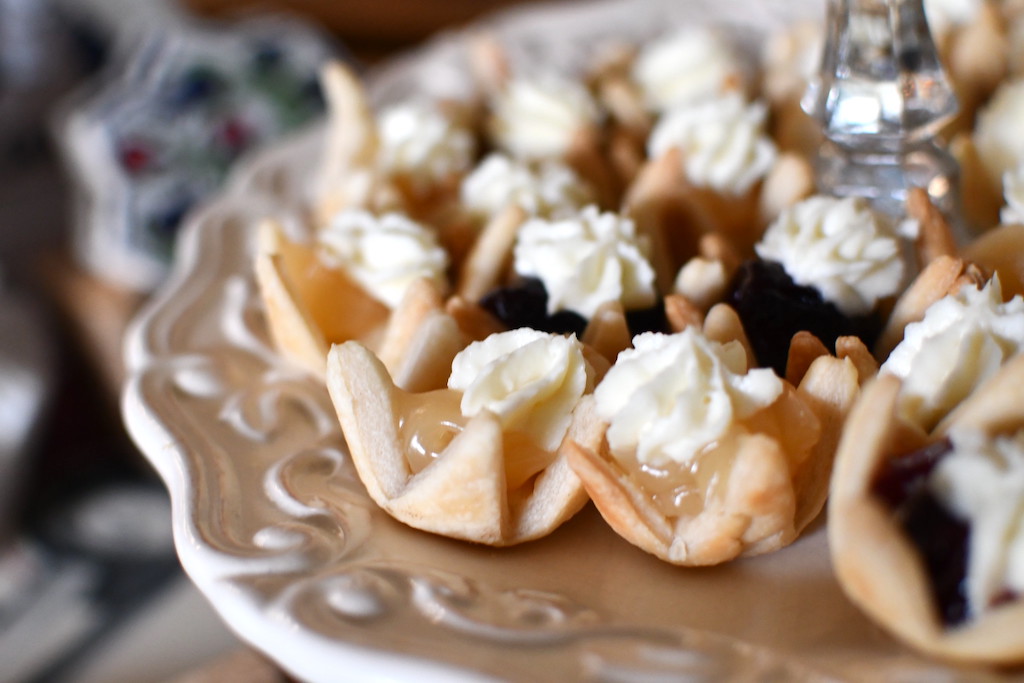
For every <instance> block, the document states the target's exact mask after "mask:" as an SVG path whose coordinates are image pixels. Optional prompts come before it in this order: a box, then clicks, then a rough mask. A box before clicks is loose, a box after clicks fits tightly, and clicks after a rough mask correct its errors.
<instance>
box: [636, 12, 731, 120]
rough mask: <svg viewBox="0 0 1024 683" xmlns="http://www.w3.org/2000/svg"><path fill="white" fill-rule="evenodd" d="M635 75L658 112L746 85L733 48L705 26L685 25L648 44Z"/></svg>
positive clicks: (640, 55)
mask: <svg viewBox="0 0 1024 683" xmlns="http://www.w3.org/2000/svg"><path fill="white" fill-rule="evenodd" d="M632 78H633V81H634V82H635V83H636V84H637V85H638V86H639V87H640V92H641V94H642V95H643V98H644V101H645V102H646V104H647V106H648V107H649V108H650V109H651V110H653V111H658V112H660V111H665V110H666V109H669V108H671V107H673V106H677V105H680V104H689V103H693V102H697V101H700V100H703V99H706V98H709V97H716V96H718V95H721V94H722V93H724V92H728V91H730V90H738V89H740V88H742V86H743V71H742V69H741V67H740V63H739V60H738V59H737V58H736V55H735V54H734V53H733V50H732V48H731V47H730V45H729V44H728V43H727V42H726V41H725V40H724V39H723V38H722V36H721V35H720V34H718V33H716V32H714V31H711V30H709V29H705V28H684V29H682V30H679V31H676V32H674V33H671V34H668V35H666V36H663V37H662V38H660V39H659V40H656V41H655V42H652V43H650V44H649V45H647V46H646V47H645V48H644V49H643V50H642V51H641V52H640V54H639V55H637V58H636V61H635V62H634V64H633V70H632Z"/></svg>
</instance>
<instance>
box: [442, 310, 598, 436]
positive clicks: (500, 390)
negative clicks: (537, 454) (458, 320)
mask: <svg viewBox="0 0 1024 683" xmlns="http://www.w3.org/2000/svg"><path fill="white" fill-rule="evenodd" d="M591 381H592V378H591V370H590V366H589V365H588V364H587V362H586V360H585V359H584V358H583V347H582V346H581V345H580V343H579V341H577V340H576V337H575V336H569V337H566V336H562V335H558V334H548V333H546V332H538V331H536V330H531V329H529V328H525V327H523V328H519V329H516V330H511V331H509V332H500V333H497V334H492V335H490V336H489V337H487V338H486V339H484V340H483V341H477V342H473V343H472V344H470V345H469V346H467V347H466V348H465V349H463V350H462V351H461V352H460V353H459V354H458V355H457V356H455V360H454V361H452V373H451V377H449V378H448V387H449V388H450V389H457V390H459V391H462V392H463V394H462V403H461V410H462V414H463V415H465V416H466V417H472V416H474V415H477V414H479V413H480V412H481V411H484V410H489V411H491V412H492V413H494V414H495V415H497V416H498V419H499V420H500V421H501V424H502V427H503V428H504V429H509V430H517V431H520V432H524V433H526V434H529V435H530V436H531V437H532V438H533V440H534V442H535V443H536V444H537V445H538V446H539V447H540V448H543V449H545V450H548V451H554V450H556V449H557V448H558V446H559V444H561V442H562V437H564V436H565V434H566V432H567V431H568V429H569V423H570V422H571V420H572V411H573V409H574V408H575V407H576V404H577V403H578V402H579V400H580V397H582V396H583V393H584V392H585V391H586V389H587V386H588V384H589V383H590V382H591Z"/></svg>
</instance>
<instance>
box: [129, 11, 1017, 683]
mask: <svg viewBox="0 0 1024 683" xmlns="http://www.w3.org/2000/svg"><path fill="white" fill-rule="evenodd" d="M819 10H820V8H819V7H817V5H816V4H815V3H791V2H783V1H778V2H743V3H739V2H737V3H721V2H711V1H707V0H690V1H688V2H679V1H678V0H674V1H667V0H644V2H638V1H637V0H614V1H611V2H591V3H576V4H568V5H551V6H542V7H539V8H536V7H535V8H531V9H529V10H526V11H522V10H520V11H515V12H512V13H506V14H501V15H498V16H497V17H495V18H493V19H491V20H490V21H489V22H488V23H487V24H486V27H487V28H489V29H490V30H493V31H494V32H495V33H496V35H497V36H498V38H499V40H500V41H501V42H502V43H503V44H504V45H506V46H507V48H508V50H509V53H510V55H511V57H512V59H513V60H518V61H519V62H526V63H530V62H532V63H554V64H557V65H559V66H563V67H565V68H566V69H569V70H571V69H573V68H574V66H579V65H582V64H584V63H585V60H586V59H587V55H588V53H587V50H588V48H589V47H591V46H592V45H593V44H595V43H596V42H598V41H600V40H602V39H605V38H610V37H613V36H620V37H624V38H626V39H630V40H640V39H642V38H643V37H645V36H649V35H653V34H655V33H656V32H658V31H661V30H664V29H665V27H666V26H670V25H678V24H680V23H682V22H686V21H699V22H702V23H706V22H708V21H715V22H725V23H726V24H727V25H729V26H730V27H731V28H732V30H736V31H738V32H740V33H741V34H742V35H744V36H746V35H749V36H750V40H744V41H742V42H743V43H744V44H746V45H749V46H750V48H751V49H756V48H757V45H758V41H757V38H758V36H760V35H763V33H764V31H766V30H771V29H772V28H775V27H780V26H782V25H783V23H784V22H788V21H792V20H793V19H795V18H798V17H800V16H814V13H815V12H817V11H819ZM461 35H462V34H457V35H454V36H442V37H440V38H439V39H437V40H436V41H434V42H433V43H431V44H429V45H427V46H426V47H425V48H423V49H422V50H420V51H418V52H416V53H414V54H410V55H408V56H407V57H405V58H402V59H400V60H398V61H395V62H393V63H391V64H388V65H386V66H385V67H384V68H383V69H381V70H378V71H377V72H375V73H373V74H371V76H370V79H369V87H370V91H371V94H372V96H373V97H374V99H375V100H376V101H377V102H387V101H390V100H394V99H396V98H397V97H400V96H405V95H407V94H409V93H410V92H415V91H417V90H424V89H426V90H429V91H430V94H434V95H437V94H458V93H459V91H460V89H464V88H466V87H468V82H467V77H466V75H465V69H464V67H463V59H464V54H463V48H464V45H463V43H461V42H460V41H459V40H458V38H459V37H460V36H461ZM322 136H323V131H322V130H321V129H314V130H310V131H308V132H307V133H304V134H302V135H301V136H299V137H296V138H294V139H291V140H289V141H287V142H286V143H283V144H280V145H279V146H277V147H275V148H273V149H271V150H269V151H267V152H265V153H264V154H262V155H261V156H259V157H257V158H255V159H252V160H250V161H249V162H248V163H246V164H243V166H242V167H241V168H239V169H238V170H237V171H236V173H235V176H234V178H233V182H232V183H231V184H230V186H229V188H228V189H227V190H225V191H224V192H223V193H222V194H220V195H219V196H218V197H217V198H216V199H215V200H214V201H212V202H210V203H209V204H208V205H206V206H205V208H203V209H202V210H201V211H199V212H198V213H196V214H194V215H193V217H192V218H191V220H190V222H189V224H188V225H187V226H186V228H185V230H184V231H183V233H182V236H181V239H180V241H179V244H178V251H177V256H176V260H175V264H174V270H173V272H172V274H171V276H170V278H169V279H168V280H167V281H166V283H165V284H164V286H163V287H162V289H161V290H160V291H159V292H158V293H157V294H156V296H155V297H154V298H153V299H152V300H151V301H150V303H149V304H148V306H147V307H146V309H145V310H144V311H143V313H142V314H141V315H140V317H139V318H138V319H137V320H136V321H135V323H134V325H133V327H132V329H131V330H130V332H129V334H128V338H127V348H126V361H127V366H128V374H129V378H128V381H127V384H126V389H125V392H124V415H125V419H126V422H127V425H128V428H129V431H130V432H131V434H132V436H133V438H134V439H135V441H136V442H137V443H138V444H139V446H140V447H141V449H142V451H143V452H144V454H145V455H146V456H147V458H148V459H149V460H150V461H151V462H152V464H153V465H154V466H155V468H156V469H157V470H158V472H159V474H160V475H161V477H162V478H163V479H164V481H165V482H166V485H167V486H168V488H169V490H170V493H171V497H172V502H173V528H174V536H175V542H176V546H177V551H178V554H179V557H180V559H181V562H182V564H183V566H184V568H185V570H186V571H187V572H188V574H189V575H190V577H191V578H192V580H193V581H194V582H195V584H196V585H197V586H198V587H199V589H200V590H201V591H202V592H203V593H204V594H205V596H206V597H207V598H208V599H209V601H210V602H211V604H212V605H213V607H214V608H215V609H216V610H217V611H218V613H219V614H220V615H221V617H222V618H223V619H224V620H225V622H226V623H227V624H228V625H229V626H230V627H231V628H232V629H234V631H235V632H236V633H237V634H238V635H239V636H240V637H241V638H242V639H243V640H245V641H247V642H248V643H250V644H251V645H252V646H254V647H255V648H257V649H259V650H260V651H262V652H264V653H265V654H266V655H268V656H269V657H271V658H272V659H273V660H274V661H276V662H277V663H278V664H279V665H280V666H281V667H282V669H284V670H285V671H287V672H288V673H289V674H291V675H293V676H295V677H297V678H299V679H301V680H309V681H335V680H353V679H358V680H389V681H395V680H417V681H430V680H436V681H441V680H444V681H456V680H466V681H479V680H530V681H546V680H550V681H556V680H588V679H594V680H614V681H620V680H646V681H653V680H680V679H685V680H709V681H710V680H715V681H722V680H765V679H775V680H836V679H838V680H880V679H882V678H885V679H888V680H924V679H938V678H941V680H968V679H969V680H979V679H982V680H989V679H991V680H1002V679H1003V677H1002V675H997V674H993V673H991V672H988V671H982V670H971V669H964V670H961V669H952V668H949V667H947V666H945V665H943V664H940V663H936V662H933V661H929V660H927V659H924V658H921V657H919V656H917V655H915V654H913V653H911V652H910V651H909V650H907V649H905V648H904V647H902V646H901V645H899V644H898V643H897V642H896V641H895V640H893V639H892V638H891V637H889V636H887V635H886V634H884V633H883V632H882V631H881V629H879V628H878V627H876V626H874V625H873V624H871V623H870V622H869V621H868V619H867V618H866V617H864V616H863V615H862V614H861V613H860V612H859V611H858V610H857V609H856V608H855V607H854V606H853V604H852V603H850V602H849V601H848V600H847V599H846V598H845V597H844V596H843V594H842V592H841V590H840V587H839V585H838V583H837V582H836V580H835V579H834V578H833V574H832V570H831V567H830V561H829V557H828V549H827V541H826V534H825V528H824V523H823V521H822V520H820V519H819V520H818V522H817V523H816V524H815V525H814V526H812V528H811V530H810V531H809V532H807V533H805V534H804V536H803V537H802V538H801V539H800V540H798V541H797V542H796V543H794V544H793V545H792V546H791V547H789V548H786V549H784V550H782V551H780V552H777V553H773V554H771V555H768V556H763V557H757V558H752V559H745V560H739V561H736V562H733V563H730V564H728V565H724V566H719V567H715V568H700V569H693V568H680V567H674V566H671V565H668V564H665V563H662V562H660V561H658V560H657V559H655V558H654V557H651V556H649V555H647V554H646V553H644V552H642V551H640V550H638V549H636V548H634V547H633V546H631V545H629V544H628V543H627V542H625V541H623V540H622V539H621V538H619V537H618V536H616V535H615V534H614V532H612V530H611V529H609V528H608V527H607V526H606V525H605V524H604V523H603V521H602V520H601V518H600V517H599V515H598V514H597V513H596V511H594V510H593V509H592V508H591V507H587V508H585V509H584V510H583V512H581V513H580V514H579V515H577V516H576V517H575V518H574V519H572V520H571V521H570V522H568V523H567V524H566V525H564V526H563V527H561V528H560V529H558V530H557V531H556V532H554V533H553V534H551V535H550V536H548V537H546V538H544V539H541V540H539V541H534V542H531V543H526V544H523V545H521V546H516V547H512V548H505V549H494V548H487V547H482V546H476V545H472V544H467V543H461V542H457V541H452V540H449V539H445V538H441V537H437V536H433V535H429V534H426V533H423V532H419V531H416V530H414V529H411V528H408V527H405V526H403V525H401V524H399V523H398V522H395V521H394V520H392V519H391V518H390V517H388V516H387V515H386V514H385V513H384V512H382V511H380V510H379V509H378V508H377V507H376V506H375V505H374V504H373V502H372V501H371V500H370V498H369V497H368V496H367V494H366V493H365V491H364V489H363V486H362V484H361V483H360V481H359V479H358V477H357V476H356V473H355V470H354V468H353V466H352V464H351V461H350V459H349V457H348V455H347V452H346V447H345V444H344V441H343V439H342V436H341V431H340V428H339V426H338V424H337V419H336V417H335V414H334V410H333V408H332V406H331V403H330V400H329V398H328V395H327V391H326V389H325V388H324V386H323V385H322V383H321V382H319V381H317V380H315V379H313V378H311V377H310V376H309V375H307V374H305V373H303V372H302V371H301V370H299V369H298V368H296V367H293V366H291V365H289V364H287V363H286V362H285V361H284V360H283V359H281V358H280V357H279V355H278V354H277V353H276V352H275V351H274V349H273V347H272V344H271V342H270V340H269V338H268V335H267V332H266V324H265V321H264V318H263V311H262V305H261V303H260V298H259V293H258V289H257V286H256V283H255V281H254V276H253V273H252V267H251V264H252V255H253V253H254V249H255V235H256V230H255V227H256V225H257V223H258V222H259V221H260V219H262V218H265V217H267V216H271V215H273V216H277V217H280V218H282V219H283V220H285V221H287V219H288V217H289V216H291V217H293V218H297V217H298V216H300V215H301V213H302V212H303V210H304V209H305V208H307V206H308V205H307V202H308V199H309V198H308V194H307V193H308V189H309V186H310V184H311V183H310V180H311V178H312V175H313V173H315V170H316V168H315V167H316V166H317V164H316V163H315V162H316V160H317V159H318V153H319V151H320V148H321V142H322Z"/></svg>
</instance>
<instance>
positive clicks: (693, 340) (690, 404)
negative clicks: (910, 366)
mask: <svg viewBox="0 0 1024 683" xmlns="http://www.w3.org/2000/svg"><path fill="white" fill-rule="evenodd" d="M633 346H634V348H632V349H629V350H626V351H623V352H622V353H621V354H620V355H619V357H618V360H617V361H616V362H615V364H614V365H613V366H612V368H611V369H610V370H609V371H608V373H607V374H606V375H605V377H604V379H603V380H602V381H601V383H600V384H599V385H598V387H597V389H596V390H595V392H594V395H593V396H592V397H586V398H584V399H583V401H582V402H581V405H580V408H579V409H578V411H579V414H580V415H587V416H593V418H596V419H597V420H598V421H599V423H600V425H601V429H600V430H598V431H596V432H595V431H593V430H590V431H589V434H590V435H591V436H592V437H593V438H592V439H591V440H590V441H589V442H588V441H582V440H579V439H576V440H574V442H573V443H572V444H571V445H570V448H569V458H570V463H571V464H572V467H573V469H574V470H575V471H576V473H577V474H578V475H579V476H580V478H581V479H582V480H583V482H584V485H585V486H586V488H587V492H588V493H589V494H590V496H591V498H592V499H593V501H594V503H595V505H596V506H597V508H598V509H599V510H600V511H601V514H602V515H603V516H604V518H605V519H606V520H607V521H608V523H609V524H610V525H611V526H612V528H614V529H615V530H616V531H617V532H618V533H619V534H620V535H621V536H623V537H624V538H625V539H626V540H628V541H629V542H631V543H633V544H634V545H636V546H638V547H640V548H642V549H643V550H645V551H647V552H649V553H651V554H653V555H656V556H657V557H659V558H661V559H663V560H666V561H668V562H672V563H674V564H679V565H711V564H717V563H721V562H725V561H728V560H731V559H733V558H736V557H740V556H746V555H756V554H760V553H765V552H769V551H772V550H776V549H778V548H781V547H783V546H785V545H787V544H789V543H791V542H792V541H793V540H794V539H795V538H796V537H797V535H798V534H799V532H800V531H801V530H802V529H803V528H804V527H805V526H806V525H807V524H808V523H810V521H811V520H813V519H814V517H815V516H816V515H817V514H818V512H819V511H820V510H821V508H822V506H823V505H824V500H825V496H826V493H827V489H828V478H829V472H830V469H831V459H832V453H833V451H834V449H835V445H836V443H837V441H838V435H839V428H840V425H841V423H842V421H843V418H844V416H845V414H846V411H847V409H848V407H849V406H850V405H851V404H852V402H853V399H854V397H855V396H856V394H857V392H858V390H859V389H858V376H857V370H856V369H855V366H854V364H853V362H852V361H850V360H848V359H842V360H841V359H838V358H835V357H832V356H822V357H820V358H817V359H816V360H815V361H814V362H813V363H812V364H811V366H810V368H809V369H808V371H807V373H806V374H805V375H804V378H803V380H802V381H801V383H800V385H799V386H798V387H795V388H794V387H793V386H792V385H791V384H789V383H788V382H786V381H785V380H783V379H780V378H779V377H778V376H777V375H775V373H774V372H773V371H772V370H770V369H767V368H763V369H752V370H751V369H749V365H748V351H747V350H746V349H744V348H743V345H742V344H741V343H740V342H738V341H731V342H726V343H720V342H716V341H712V340H711V339H709V338H708V337H707V336H706V335H705V334H704V333H702V332H701V331H698V329H697V327H696V326H690V327H687V328H686V329H684V330H683V331H682V332H680V333H676V334H673V335H665V334H658V333H646V334H642V335H639V336H637V337H635V338H634V340H633ZM580 431H582V430H580Z"/></svg>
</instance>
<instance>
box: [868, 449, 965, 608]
mask: <svg viewBox="0 0 1024 683" xmlns="http://www.w3.org/2000/svg"><path fill="white" fill-rule="evenodd" d="M949 451H950V444H949V442H948V441H946V440H943V441H938V442H936V443H934V444H931V445H929V446H926V447H925V448H922V449H920V450H917V451H914V452H912V453H908V454H907V455H903V456H900V457H897V458H892V459H891V460H889V462H887V463H886V465H885V467H884V468H883V469H882V471H881V472H879V474H878V476H877V477H876V479H875V481H874V485H873V487H872V491H873V492H874V493H875V495H877V496H878V497H879V498H880V499H882V500H883V501H884V502H885V503H886V504H887V505H888V506H889V507H890V508H891V509H892V511H893V514H894V515H895V517H896V520H897V521H898V522H899V524H900V525H901V526H902V527H903V530H904V532H905V533H906V534H907V536H908V537H909V538H910V539H911V542H912V543H913V544H914V547H916V548H917V549H918V551H919V552H920V553H921V557H922V559H923V560H924V563H925V567H926V569H927V572H928V577H929V579H930V581H931V588H932V596H933V597H934V599H935V602H936V604H937V605H938V607H939V612H940V614H941V615H942V619H943V621H944V622H945V623H946V625H948V626H955V625H957V624H960V623H962V622H963V621H964V620H965V619H966V618H967V616H968V613H967V586H966V577H967V551H968V542H969V539H970V531H971V529H970V525H969V524H968V523H966V522H964V521H963V520H960V519H957V518H956V517H954V516H953V515H952V514H950V512H949V511H948V510H946V508H945V507H944V506H943V505H942V504H941V503H940V502H939V501H938V500H937V499H936V498H935V496H934V495H933V494H932V493H931V491H930V490H929V488H928V486H927V480H928V475H929V474H930V473H931V471H932V470H933V469H934V468H935V465H936V464H937V463H938V462H939V460H940V459H941V458H942V456H944V455H945V454H946V453H948V452H949Z"/></svg>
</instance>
